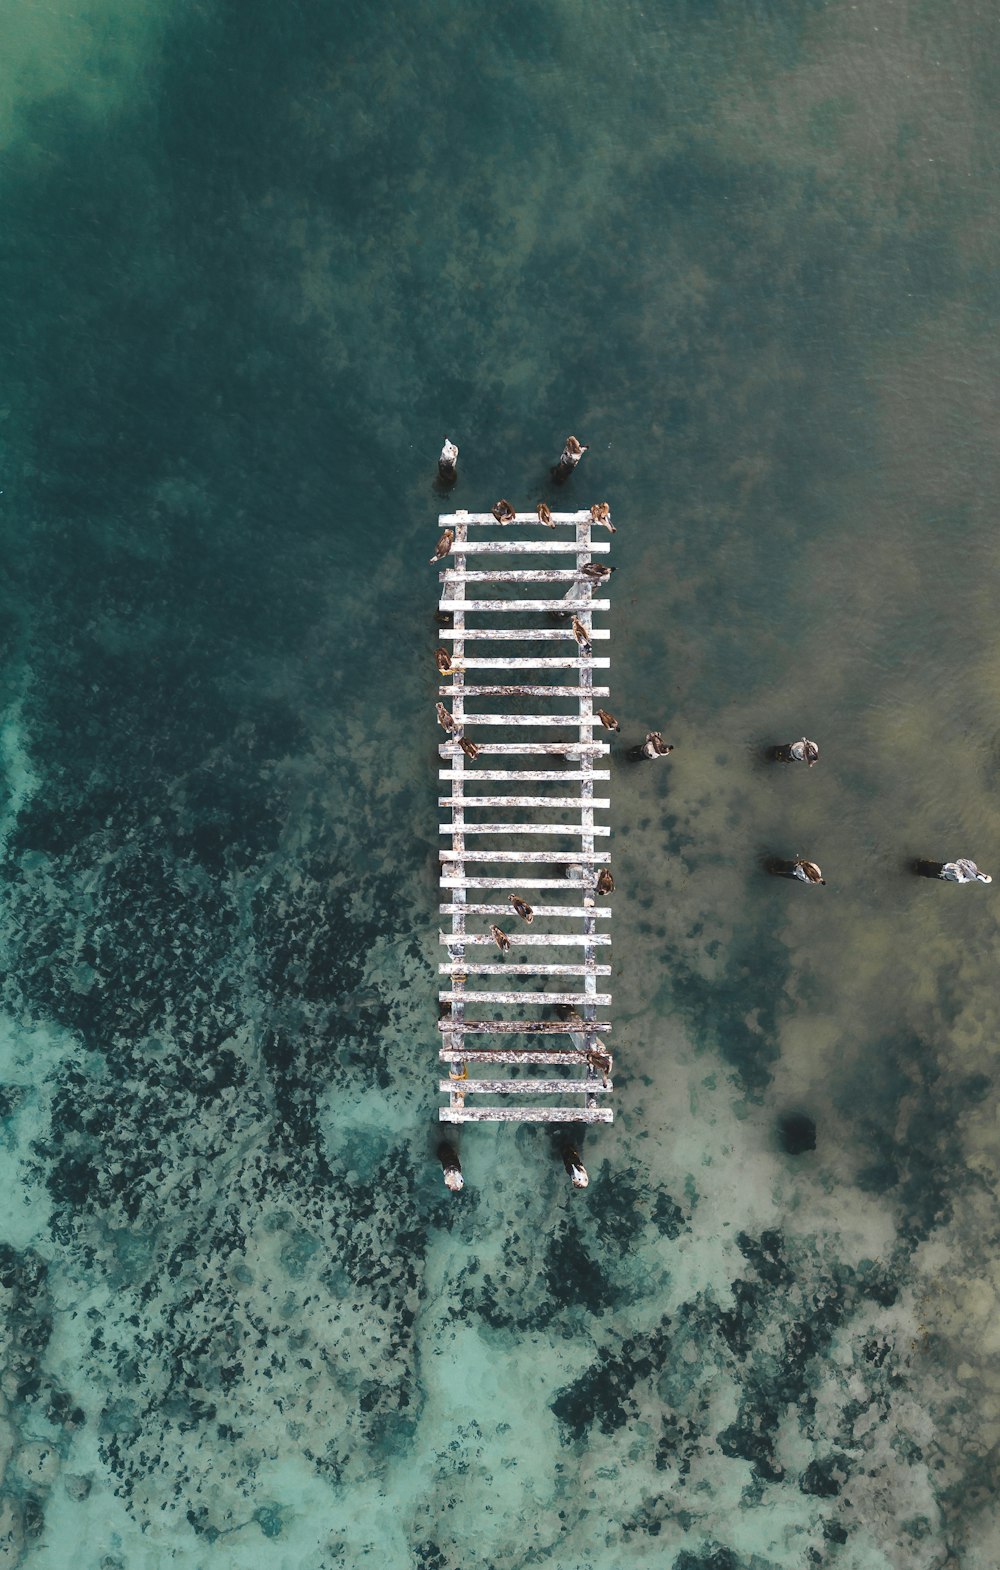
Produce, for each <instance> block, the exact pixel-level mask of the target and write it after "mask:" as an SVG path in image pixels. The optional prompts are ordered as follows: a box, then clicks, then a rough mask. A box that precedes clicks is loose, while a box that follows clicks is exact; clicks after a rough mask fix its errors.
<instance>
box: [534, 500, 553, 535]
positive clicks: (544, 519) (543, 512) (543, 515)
mask: <svg viewBox="0 0 1000 1570" xmlns="http://www.w3.org/2000/svg"><path fill="white" fill-rule="evenodd" d="M537 510H538V521H539V523H544V525H545V527H546V528H547V529H554V528H555V524H554V523H553V522H552V514H551V512H550V511H549V509H548V507H546V505H545V503H544V502H539V503H538V509H537Z"/></svg>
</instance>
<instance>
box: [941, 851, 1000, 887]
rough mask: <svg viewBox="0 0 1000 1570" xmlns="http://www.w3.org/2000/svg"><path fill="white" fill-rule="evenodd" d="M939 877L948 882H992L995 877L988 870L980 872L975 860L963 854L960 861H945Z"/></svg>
mask: <svg viewBox="0 0 1000 1570" xmlns="http://www.w3.org/2000/svg"><path fill="white" fill-rule="evenodd" d="M938 877H939V878H943V879H944V881H945V882H946V883H992V882H993V879H992V878H991V877H990V875H989V873H988V872H980V870H979V868H978V867H977V866H976V863H975V862H974V861H969V860H968V858H967V857H965V856H961V857H959V859H958V861H943V862H942V863H941V871H940V872H939V873H938Z"/></svg>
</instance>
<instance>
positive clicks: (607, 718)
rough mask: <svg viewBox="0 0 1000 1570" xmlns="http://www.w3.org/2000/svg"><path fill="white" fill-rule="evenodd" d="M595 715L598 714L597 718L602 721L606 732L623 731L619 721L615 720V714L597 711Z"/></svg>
mask: <svg viewBox="0 0 1000 1570" xmlns="http://www.w3.org/2000/svg"><path fill="white" fill-rule="evenodd" d="M595 713H596V714H597V718H598V719H599V720H600V722H601V724H602V725H603V726H604V729H605V730H621V726H620V725H619V723H618V721H617V720H616V719H615V717H614V715H613V714H609V713H608V711H607V709H597V710H595Z"/></svg>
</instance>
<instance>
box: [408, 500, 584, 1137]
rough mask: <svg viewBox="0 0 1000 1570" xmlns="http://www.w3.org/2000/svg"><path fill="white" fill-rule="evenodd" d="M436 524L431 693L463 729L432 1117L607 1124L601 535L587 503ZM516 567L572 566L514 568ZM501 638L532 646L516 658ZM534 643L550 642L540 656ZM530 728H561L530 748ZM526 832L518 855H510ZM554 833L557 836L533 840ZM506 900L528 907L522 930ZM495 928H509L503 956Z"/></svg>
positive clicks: (450, 744) (455, 745)
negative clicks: (441, 537)
mask: <svg viewBox="0 0 1000 1570" xmlns="http://www.w3.org/2000/svg"><path fill="white" fill-rule="evenodd" d="M440 523H441V527H442V529H450V530H451V531H452V532H453V534H454V541H453V544H452V546H451V551H450V553H449V555H448V556H446V557H445V558H444V559H443V570H442V572H441V573H440V580H441V584H442V591H441V598H440V602H439V609H440V611H441V612H442V613H443V619H444V620H445V621H446V622H447V621H448V620H449V619H450V625H445V626H443V627H442V628H441V630H440V633H439V636H440V639H441V642H442V643H443V644H445V645H446V646H447V645H450V646H451V647H450V653H451V664H452V667H453V670H452V673H451V674H449V675H447V676H446V677H444V678H443V682H444V683H445V684H443V685H442V686H441V687H440V689H439V697H440V699H441V701H442V702H443V703H444V704H445V705H446V707H449V708H450V712H451V716H452V719H453V721H454V726H455V733H454V735H453V736H450V737H449V738H448V739H447V740H446V741H444V742H443V743H442V744H441V747H440V753H441V758H442V762H443V767H442V769H441V771H440V778H441V780H442V781H443V782H445V784H444V790H445V794H443V795H442V796H440V797H439V798H438V801H439V805H440V806H441V807H443V808H446V809H447V810H448V814H449V816H448V821H446V822H444V823H442V824H441V832H442V834H445V835H448V836H450V845H449V846H448V848H446V849H444V850H442V851H441V852H440V860H441V892H442V903H441V905H440V913H441V915H442V917H445V918H448V919H449V920H450V931H442V932H441V943H442V945H443V946H444V948H445V951H446V953H447V959H446V960H445V961H444V962H443V963H442V964H441V965H440V967H439V968H440V971H441V974H442V977H443V978H446V984H445V985H444V987H443V988H442V990H441V992H440V1001H441V1019H440V1021H439V1028H440V1030H441V1035H442V1044H441V1050H440V1059H441V1061H442V1062H443V1063H445V1064H447V1065H448V1071H449V1072H448V1078H447V1079H442V1080H441V1081H440V1090H441V1092H442V1093H443V1094H444V1095H446V1096H447V1097H448V1104H447V1105H446V1106H442V1107H441V1108H440V1109H439V1116H440V1118H441V1120H442V1122H446V1123H470V1122H494V1123H499V1122H521V1123H527V1122H534V1123H569V1122H574V1123H576V1122H579V1123H610V1122H611V1121H612V1120H613V1117H614V1113H613V1112H612V1110H611V1108H610V1106H609V1105H608V1099H609V1097H610V1094H611V1092H612V1089H613V1086H612V1081H611V1066H612V1065H611V1056H610V1053H609V1051H608V1045H607V1033H608V1032H609V1031H610V1029H611V1024H610V1021H609V1020H607V1018H603V1017H601V1011H605V1010H607V1008H608V1006H609V1005H610V1003H611V994H610V991H608V990H599V989H601V988H605V989H606V988H607V987H608V986H609V985H610V983H609V982H608V981H607V980H606V979H605V978H608V977H610V975H611V964H610V959H611V937H610V934H609V932H608V930H607V923H608V922H609V920H610V916H611V911H610V909H609V908H608V905H607V903H606V901H605V900H604V899H603V898H601V897H600V896H599V895H598V893H597V881H598V877H599V876H600V873H601V871H602V869H603V868H606V867H607V865H608V863H609V862H610V860H611V857H610V852H609V850H608V849H606V848H604V846H603V844H602V848H601V849H597V842H598V841H602V842H603V841H606V840H607V839H608V837H609V835H610V829H609V828H608V826H607V825H606V824H602V823H597V822H595V820H594V814H595V812H598V811H601V810H603V809H606V808H607V807H608V806H609V805H610V803H609V799H608V797H607V796H606V795H604V796H596V795H595V794H594V785H595V782H600V781H606V780H609V779H610V771H609V770H608V769H607V768H604V769H601V768H596V767H595V763H596V762H598V761H600V759H601V758H602V756H604V755H606V754H607V753H608V751H609V746H608V743H607V741H600V740H599V741H595V739H594V730H595V727H597V728H598V729H600V728H601V721H600V719H599V718H598V717H597V716H596V714H595V711H594V699H595V697H596V698H603V697H605V696H606V695H607V692H608V688H607V687H606V686H595V685H594V670H595V669H597V670H598V671H601V672H603V671H606V670H607V669H608V668H609V667H610V664H611V661H610V659H609V658H608V656H607V655H597V656H595V655H594V653H593V645H594V644H595V643H598V644H601V643H604V642H606V640H607V639H608V638H609V637H610V633H609V631H608V629H607V628H606V627H598V626H595V624H594V618H595V616H596V615H597V614H598V613H601V612H606V611H607V610H608V608H609V601H608V600H607V599H606V598H600V597H595V585H594V583H593V582H592V581H591V579H590V578H588V577H587V576H586V574H585V573H584V572H583V571H582V569H583V567H584V565H585V564H587V563H590V562H594V561H595V560H596V559H598V558H600V557H601V556H604V555H606V554H607V553H608V552H609V550H610V542H609V541H608V539H607V538H603V539H598V540H594V539H592V537H591V536H592V531H593V528H594V523H593V520H592V517H591V514H590V512H589V511H587V512H572V513H552V514H551V518H550V523H548V524H543V523H542V522H541V521H540V520H539V518H538V517H537V516H536V514H535V513H518V514H517V515H516V518H515V519H514V520H513V521H512V522H511V523H509V524H507V525H504V526H501V525H499V524H498V523H497V520H496V519H495V518H494V516H493V515H492V513H469V512H455V513H449V514H446V515H444V516H442V517H441V519H440ZM470 530H471V531H474V532H473V533H471V534H470ZM567 530H569V531H571V532H570V534H569V535H567ZM470 557H472V558H473V559H474V561H475V562H476V563H477V565H476V566H474V567H473V568H471V569H470V567H469V565H468V562H469V558H470ZM497 557H503V558H505V559H504V560H503V561H497V560H496V558H497ZM510 557H529V558H530V557H542V558H544V557H552V558H556V559H558V558H563V559H564V560H565V559H566V558H572V560H571V561H570V562H569V563H568V564H567V565H560V566H555V567H550V566H538V567H536V566H534V565H532V564H530V563H529V564H528V565H527V566H521V567H512V566H511V565H510V563H509V561H508V560H507V559H506V558H510ZM600 590H601V586H600V585H598V586H597V594H598V595H599V594H600ZM548 595H551V597H548ZM470 619H471V620H472V621H473V622H474V623H476V624H475V625H470ZM484 621H485V623H486V624H485V625H480V623H482V622H484ZM574 622H575V626H574ZM511 644H516V645H522V646H524V647H523V649H519V651H518V652H517V653H515V654H510V655H508V654H507V653H506V652H505V651H506V648H507V647H508V646H509V645H511ZM539 644H545V645H550V646H551V650H548V649H547V650H546V652H544V653H542V652H538V653H536V652H535V648H536V646H537V645H539ZM522 673H523V674H522ZM533 673H538V675H539V676H540V678H541V679H540V681H537V682H536V681H534V680H532V674H533ZM560 673H562V674H560ZM536 699H537V700H541V703H540V704H539V703H535V702H534V701H533V700H536ZM524 700H531V703H530V708H529V712H523V708H524ZM553 700H563V701H562V702H560V703H559V704H558V711H557V712H549V705H550V704H551V703H552V701H553ZM469 703H472V705H473V708H472V709H469V708H467V704H469ZM536 710H537V711H538V712H536ZM539 731H542V732H546V733H547V732H554V733H555V734H552V735H548V734H546V736H545V739H542V740H539V739H536V737H537V733H538V732H539ZM462 739H466V740H468V741H471V742H474V743H475V747H476V748H477V749H478V753H477V756H475V757H474V758H470V757H468V756H466V754H465V753H464V752H463V750H462V748H461V746H460V745H459V742H460V740H462ZM522 759H523V760H525V766H524V767H520V766H518V765H519V760H522ZM497 786H502V787H504V788H503V789H501V790H499V791H498V790H497ZM481 813H485V814H486V816H485V817H480V814H481ZM521 837H523V840H524V841H525V842H526V843H525V846H524V848H522V846H520V845H517V846H514V847H512V846H511V844H510V841H511V839H517V838H521ZM546 840H549V841H551V840H558V841H560V842H561V844H560V846H559V847H557V848H555V849H545V848H539V849H536V848H534V847H535V846H536V845H538V843H539V841H540V842H541V844H542V845H544V844H545V842H546ZM528 846H531V847H532V848H530V849H529V848H527V847H528ZM508 891H510V893H513V894H516V896H517V897H518V899H519V900H522V901H524V903H525V904H527V905H529V906H531V909H532V919H531V922H530V924H528V923H525V922H524V921H523V919H522V918H521V917H520V916H518V915H517V914H516V912H515V910H514V907H513V905H512V904H510V903H509V894H508ZM539 896H540V898H539ZM536 898H539V903H538V904H535V903H534V901H535V899H536ZM491 925H496V926H501V929H502V931H503V932H505V933H506V935H507V937H508V939H509V941H510V949H509V955H508V953H505V952H504V951H502V950H501V949H500V947H499V946H498V945H497V943H496V941H495V938H494V937H493V935H492V934H491V932H490V927H491ZM553 950H554V951H555V953H552V952H550V951H553ZM560 950H563V951H566V952H565V957H561V956H560V953H559V951H560ZM480 978H483V979H484V980H485V985H482V986H481V985H479V984H478V982H479V979H480ZM536 1038H540V1039H536ZM523 1042H526V1043H527V1044H522V1043H523ZM539 1069H543V1070H544V1069H548V1070H549V1071H550V1073H551V1077H544V1076H543V1075H540V1074H539V1073H538V1070H539ZM470 1103H471V1104H470Z"/></svg>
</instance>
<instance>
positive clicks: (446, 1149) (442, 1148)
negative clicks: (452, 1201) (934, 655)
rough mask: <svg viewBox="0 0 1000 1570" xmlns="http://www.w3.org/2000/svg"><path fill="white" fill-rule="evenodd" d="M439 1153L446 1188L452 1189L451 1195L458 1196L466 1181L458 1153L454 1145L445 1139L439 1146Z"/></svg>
mask: <svg viewBox="0 0 1000 1570" xmlns="http://www.w3.org/2000/svg"><path fill="white" fill-rule="evenodd" d="M437 1153H438V1160H439V1161H440V1163H441V1167H442V1169H443V1171H444V1186H445V1188H447V1189H450V1191H451V1193H453V1194H457V1193H458V1192H459V1191H460V1190H461V1189H462V1188H464V1187H465V1179H464V1177H463V1176H462V1164H461V1162H460V1161H459V1159H458V1151H457V1150H456V1149H455V1147H454V1145H449V1144H448V1141H447V1140H445V1139H443V1140H442V1141H441V1143H440V1145H439V1146H438V1151H437Z"/></svg>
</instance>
